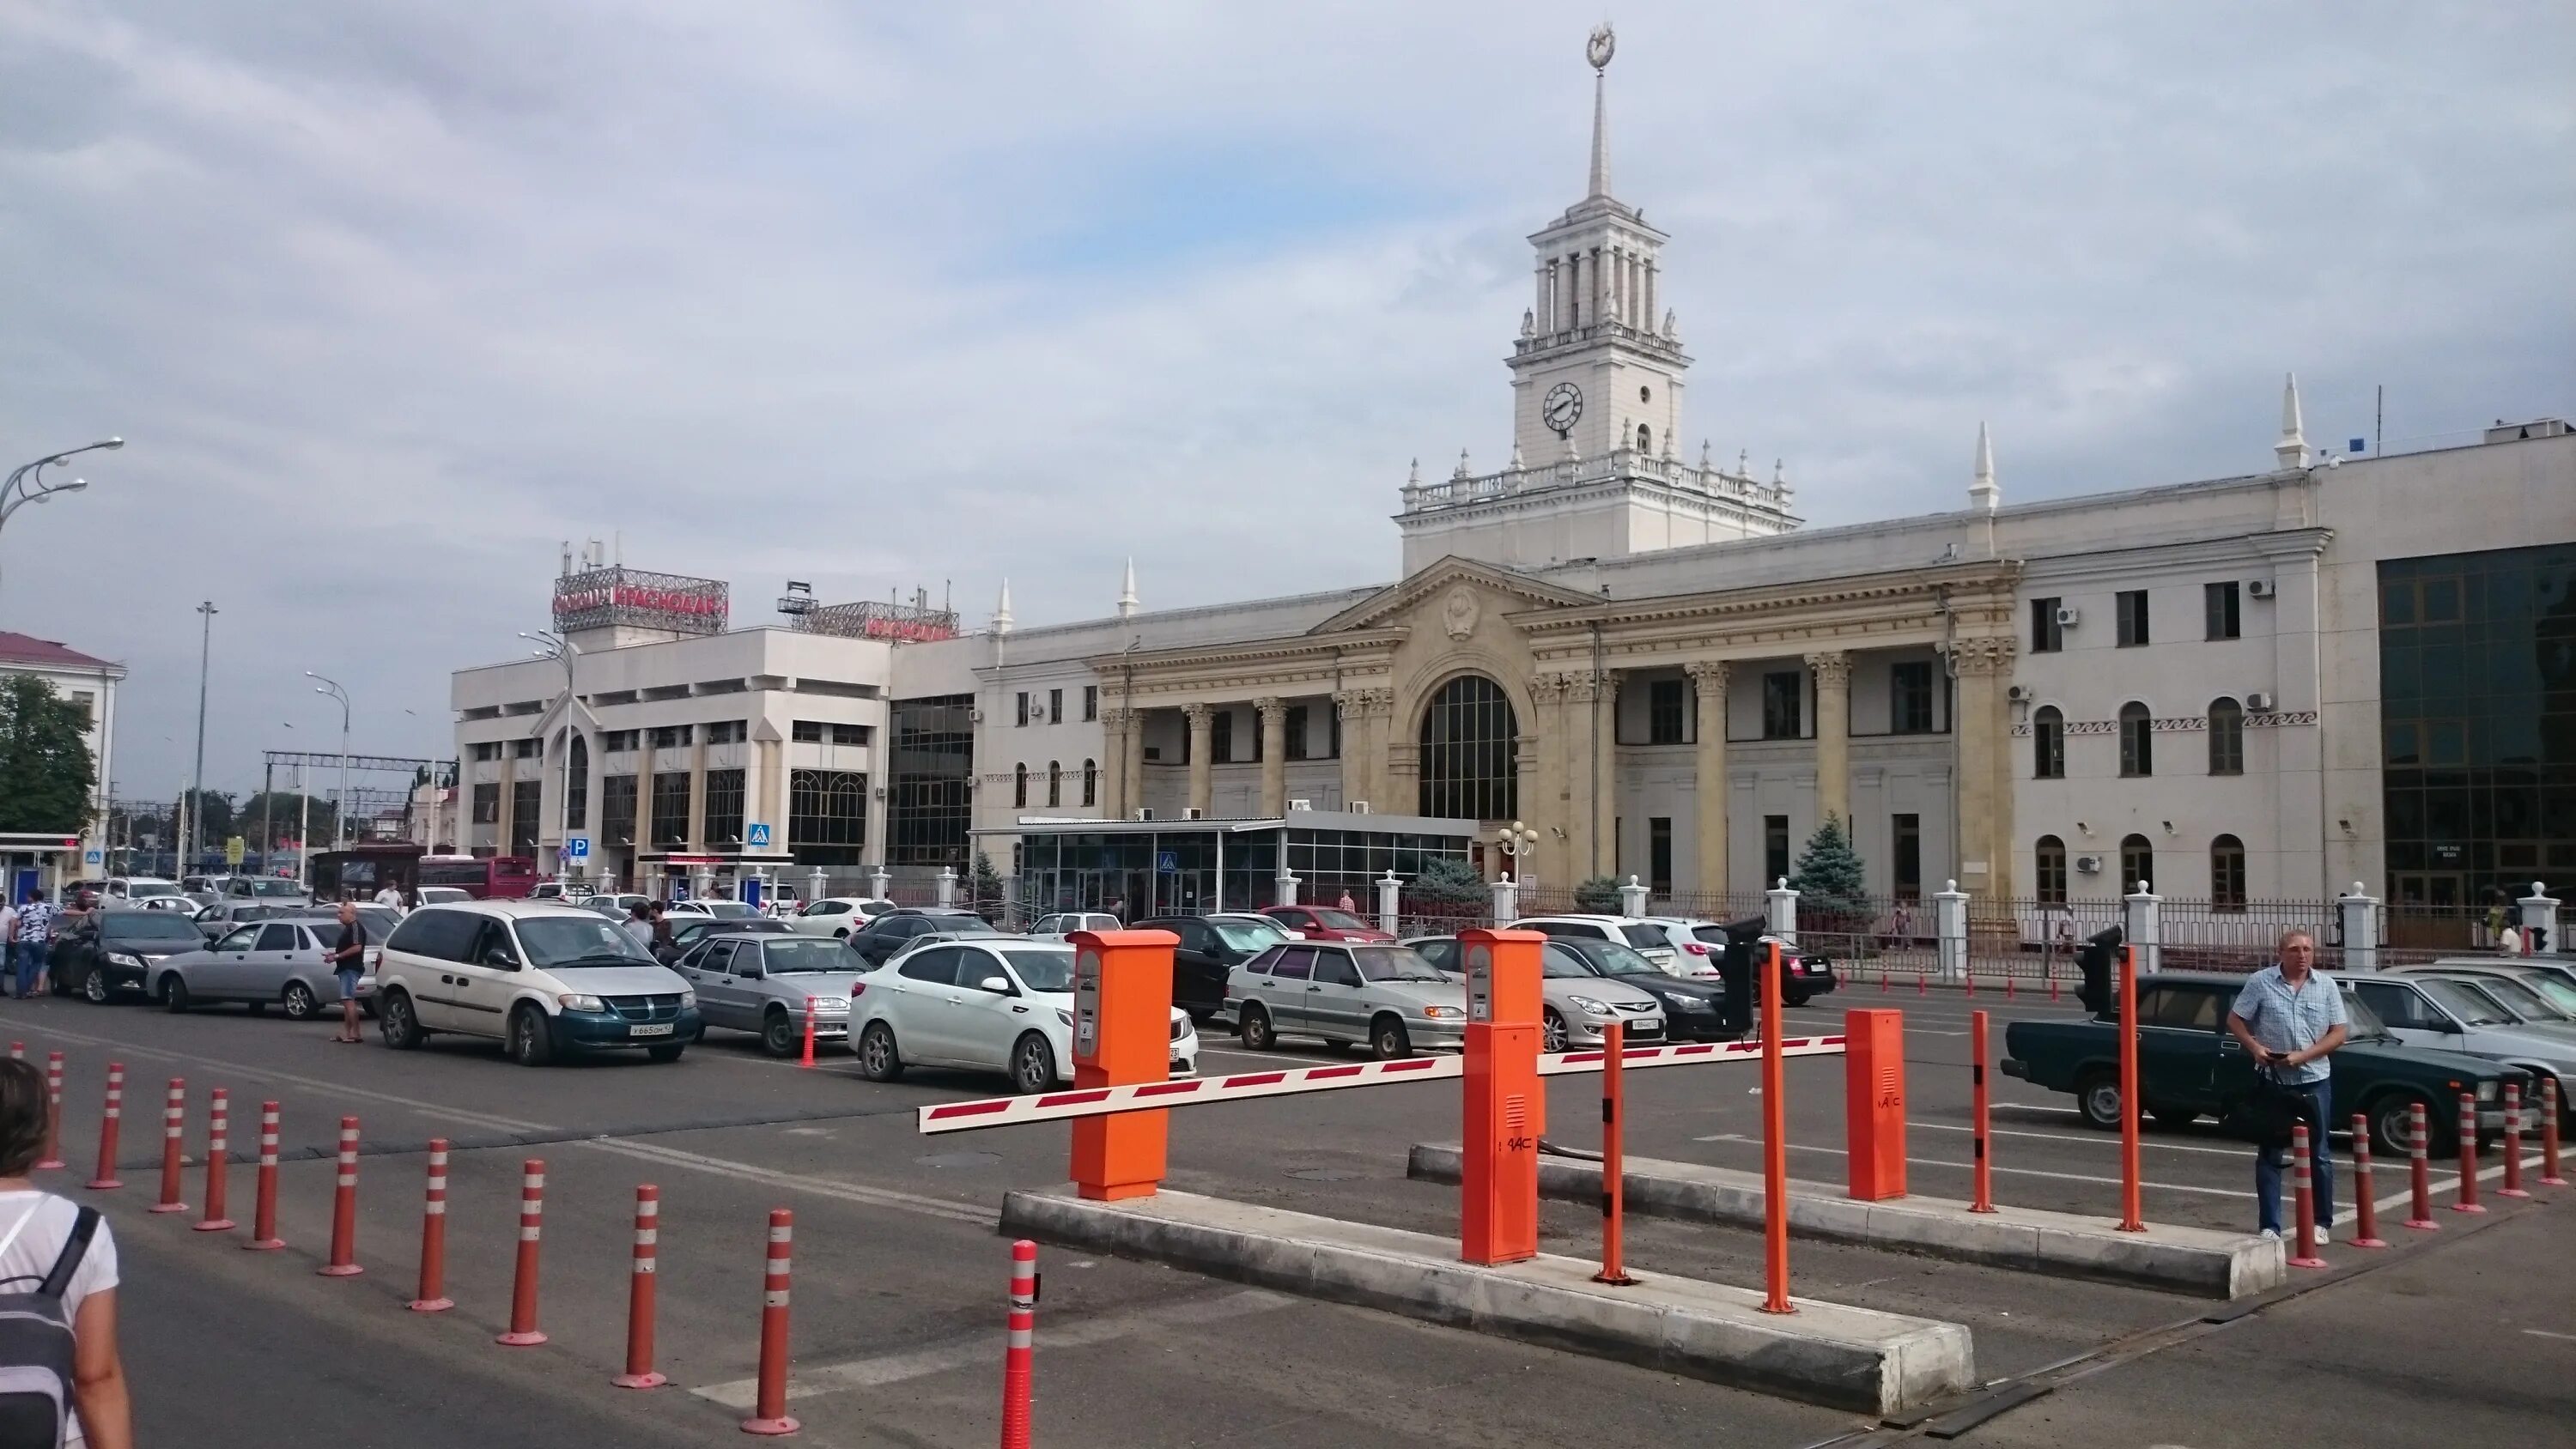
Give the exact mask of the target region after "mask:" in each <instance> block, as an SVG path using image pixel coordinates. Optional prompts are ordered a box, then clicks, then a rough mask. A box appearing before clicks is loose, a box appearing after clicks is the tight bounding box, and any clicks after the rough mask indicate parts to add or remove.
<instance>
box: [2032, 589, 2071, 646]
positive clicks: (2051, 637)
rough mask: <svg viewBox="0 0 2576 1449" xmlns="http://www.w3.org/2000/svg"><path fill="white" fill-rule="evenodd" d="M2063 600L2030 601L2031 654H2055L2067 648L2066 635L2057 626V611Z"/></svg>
mask: <svg viewBox="0 0 2576 1449" xmlns="http://www.w3.org/2000/svg"><path fill="white" fill-rule="evenodd" d="M2063 602H2065V601H2064V600H2062V599H2033V600H2031V601H2030V652H2031V653H2033V654H2054V653H2056V652H2057V651H2058V650H2060V649H2063V648H2065V647H2066V633H2065V631H2064V630H2062V629H2060V628H2059V627H2058V624H2057V609H2058V606H2059V605H2060V604H2062V603H2063Z"/></svg>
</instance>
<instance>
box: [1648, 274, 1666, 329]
mask: <svg viewBox="0 0 2576 1449" xmlns="http://www.w3.org/2000/svg"><path fill="white" fill-rule="evenodd" d="M1662 315H1663V314H1662V313H1660V312H1658V311H1656V310H1655V264H1654V263H1653V262H1651V261H1650V262H1648V263H1646V330H1648V331H1650V332H1651V331H1653V330H1654V329H1656V328H1657V327H1660V326H1662V325H1663V324H1662V323H1661V322H1658V321H1656V320H1655V319H1656V318H1658V317H1660V316H1662Z"/></svg>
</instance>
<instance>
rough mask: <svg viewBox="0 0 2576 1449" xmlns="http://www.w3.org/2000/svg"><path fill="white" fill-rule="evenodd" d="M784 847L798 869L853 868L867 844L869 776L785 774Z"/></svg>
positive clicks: (814, 772)
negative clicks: (821, 866)
mask: <svg viewBox="0 0 2576 1449" xmlns="http://www.w3.org/2000/svg"><path fill="white" fill-rule="evenodd" d="M787 840H788V849H789V851H790V852H791V853H793V854H794V855H795V857H796V863H797V864H798V865H857V864H859V857H860V853H861V852H862V851H863V850H864V849H865V848H866V846H867V842H868V777H867V776H866V775H863V774H860V773H858V772H857V771H854V770H790V771H789V772H788V774H787Z"/></svg>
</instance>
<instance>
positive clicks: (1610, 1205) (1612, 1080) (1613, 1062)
mask: <svg viewBox="0 0 2576 1449" xmlns="http://www.w3.org/2000/svg"><path fill="white" fill-rule="evenodd" d="M1627 1037H1628V1029H1627V1028H1626V1027H1624V1026H1621V1025H1620V1024H1619V1023H1617V1022H1615V1021H1613V1022H1608V1023H1605V1024H1604V1025H1603V1026H1602V1028H1601V1271H1600V1272H1598V1273H1595V1274H1593V1275H1592V1281H1593V1282H1595V1283H1607V1284H1610V1285H1611V1286H1612V1287H1616V1288H1625V1287H1627V1286H1629V1285H1630V1284H1633V1283H1635V1282H1636V1281H1637V1280H1636V1279H1634V1278H1631V1277H1629V1276H1628V1270H1627V1269H1625V1268H1623V1267H1621V1266H1620V1263H1619V1259H1620V1256H1621V1255H1620V1241H1619V1235H1620V1230H1621V1228H1622V1227H1623V1225H1624V1223H1623V1215H1622V1208H1623V1203H1622V1202H1621V1199H1622V1197H1623V1196H1624V1192H1625V1189H1626V1187H1627V1185H1628V1176H1627V1169H1626V1167H1625V1166H1624V1165H1623V1159H1622V1157H1621V1155H1620V1141H1619V1139H1620V1134H1621V1132H1622V1130H1623V1124H1622V1121H1621V1119H1622V1118H1623V1117H1624V1116H1625V1115H1626V1113H1625V1109H1624V1107H1623V1103H1624V1102H1625V1100H1626V1093H1625V1091H1624V1088H1623V1085H1622V1082H1623V1078H1622V1076H1621V1073H1620V1068H1621V1067H1622V1066H1624V1065H1625V1064H1626V1061H1627V1050H1628V1048H1627Z"/></svg>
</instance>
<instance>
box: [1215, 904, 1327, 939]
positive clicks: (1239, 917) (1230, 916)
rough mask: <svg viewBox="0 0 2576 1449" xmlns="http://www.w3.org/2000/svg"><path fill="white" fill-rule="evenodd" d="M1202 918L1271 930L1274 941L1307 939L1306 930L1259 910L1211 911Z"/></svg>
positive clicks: (1226, 923)
mask: <svg viewBox="0 0 2576 1449" xmlns="http://www.w3.org/2000/svg"><path fill="white" fill-rule="evenodd" d="M1201 919H1203V920H1205V921H1207V922H1208V923H1209V924H1210V925H1216V924H1219V923H1222V924H1225V925H1231V926H1251V927H1253V928H1254V929H1256V930H1262V931H1267V932H1269V933H1270V938H1271V939H1272V940H1274V941H1302V940H1305V939H1306V933H1305V932H1303V931H1300V930H1298V929H1296V928H1295V927H1293V926H1291V925H1289V924H1288V923H1287V922H1285V921H1282V920H1280V919H1279V918H1278V917H1276V916H1265V915H1263V914H1262V913H1261V912H1259V911H1210V912H1209V913H1208V914H1207V915H1206V916H1204V917H1202V918H1201Z"/></svg>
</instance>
